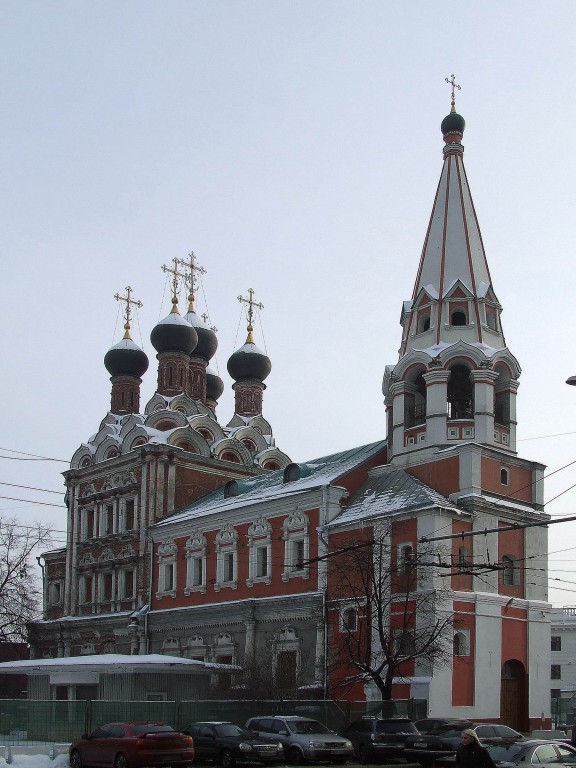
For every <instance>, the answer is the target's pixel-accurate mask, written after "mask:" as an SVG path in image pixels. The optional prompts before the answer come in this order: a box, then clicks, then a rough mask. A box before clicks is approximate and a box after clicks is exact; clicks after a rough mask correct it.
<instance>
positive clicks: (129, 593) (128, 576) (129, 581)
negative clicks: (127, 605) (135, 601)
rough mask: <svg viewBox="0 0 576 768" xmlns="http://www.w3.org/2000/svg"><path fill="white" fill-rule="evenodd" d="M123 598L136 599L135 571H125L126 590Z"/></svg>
mask: <svg viewBox="0 0 576 768" xmlns="http://www.w3.org/2000/svg"><path fill="white" fill-rule="evenodd" d="M122 597H134V571H124V590H123V595H122Z"/></svg>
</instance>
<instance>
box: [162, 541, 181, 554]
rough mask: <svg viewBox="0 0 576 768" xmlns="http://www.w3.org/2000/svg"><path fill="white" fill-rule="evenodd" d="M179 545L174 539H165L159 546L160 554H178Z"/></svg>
mask: <svg viewBox="0 0 576 768" xmlns="http://www.w3.org/2000/svg"><path fill="white" fill-rule="evenodd" d="M177 551H178V546H177V544H176V542H175V541H174V539H164V541H163V542H162V543H161V544H160V545H159V547H158V554H159V555H160V557H170V556H171V555H176V552H177Z"/></svg>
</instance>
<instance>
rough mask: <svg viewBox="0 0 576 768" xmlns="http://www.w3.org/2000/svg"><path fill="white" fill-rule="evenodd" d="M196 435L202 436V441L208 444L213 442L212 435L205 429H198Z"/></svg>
mask: <svg viewBox="0 0 576 768" xmlns="http://www.w3.org/2000/svg"><path fill="white" fill-rule="evenodd" d="M198 434H199V435H202V437H203V438H204V440H206V441H207V442H209V443H211V442H212V441H213V440H214V435H213V434H212V432H209V431H208V430H207V429H199V430H198Z"/></svg>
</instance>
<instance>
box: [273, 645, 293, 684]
mask: <svg viewBox="0 0 576 768" xmlns="http://www.w3.org/2000/svg"><path fill="white" fill-rule="evenodd" d="M297 669H298V657H297V655H296V652H295V651H280V653H279V654H278V658H277V660H276V685H277V686H278V688H280V689H286V688H294V687H295V686H296V677H297Z"/></svg>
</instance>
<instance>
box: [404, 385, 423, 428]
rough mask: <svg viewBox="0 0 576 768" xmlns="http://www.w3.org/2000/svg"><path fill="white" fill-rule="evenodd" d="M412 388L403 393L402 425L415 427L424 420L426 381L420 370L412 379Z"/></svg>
mask: <svg viewBox="0 0 576 768" xmlns="http://www.w3.org/2000/svg"><path fill="white" fill-rule="evenodd" d="M412 386H413V389H412V388H408V391H407V392H406V394H405V395H404V425H405V427H406V428H409V427H416V426H418V425H419V424H425V422H426V382H425V381H424V376H423V375H422V372H420V373H418V375H417V376H416V378H415V379H414V380H413V384H412Z"/></svg>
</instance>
